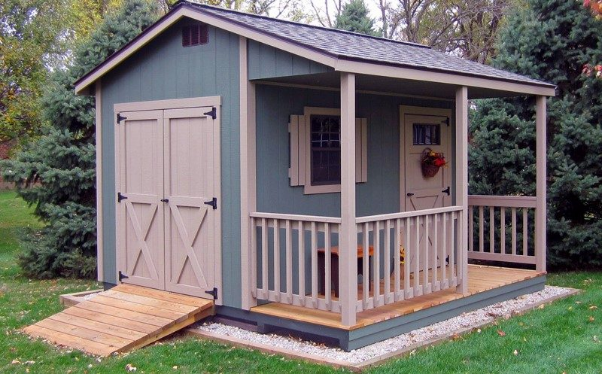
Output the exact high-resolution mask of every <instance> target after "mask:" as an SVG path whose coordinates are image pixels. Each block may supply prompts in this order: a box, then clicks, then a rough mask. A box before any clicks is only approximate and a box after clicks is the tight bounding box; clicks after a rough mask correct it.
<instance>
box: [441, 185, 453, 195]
mask: <svg viewBox="0 0 602 374" xmlns="http://www.w3.org/2000/svg"><path fill="white" fill-rule="evenodd" d="M441 192H445V193H446V194H447V196H449V195H451V190H450V188H449V186H447V188H446V189H444V190H443V191H441Z"/></svg>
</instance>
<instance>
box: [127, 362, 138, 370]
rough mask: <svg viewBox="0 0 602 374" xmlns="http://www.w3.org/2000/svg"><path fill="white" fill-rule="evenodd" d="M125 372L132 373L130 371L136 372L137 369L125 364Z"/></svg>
mask: <svg viewBox="0 0 602 374" xmlns="http://www.w3.org/2000/svg"><path fill="white" fill-rule="evenodd" d="M125 370H126V371H128V372H132V371H136V370H138V368H137V367H135V366H134V365H132V364H127V365H125Z"/></svg>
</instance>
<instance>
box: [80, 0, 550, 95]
mask: <svg viewBox="0 0 602 374" xmlns="http://www.w3.org/2000/svg"><path fill="white" fill-rule="evenodd" d="M184 17H187V18H191V19H194V20H197V21H200V22H203V23H206V24H208V25H211V26H214V27H217V28H220V29H223V30H226V31H228V32H232V33H234V34H237V35H240V36H244V37H246V38H248V39H251V40H255V41H257V42H260V43H263V44H266V45H269V46H272V47H274V48H277V49H280V50H283V51H286V52H289V53H292V54H294V55H297V56H300V57H303V58H306V59H309V60H312V61H315V62H318V63H321V64H323V65H326V66H330V67H333V68H334V69H335V70H336V71H340V72H346V73H355V74H366V75H377V76H383V77H391V78H404V79H412V80H419V81H426V82H438V83H447V84H455V85H460V86H467V87H479V88H488V89H494V90H501V91H510V92H516V93H519V94H532V95H545V96H554V95H555V88H554V87H546V86H540V85H537V84H528V83H521V82H510V81H505V80H502V79H496V78H488V77H470V76H465V75H458V74H453V73H447V72H437V71H430V70H421V69H412V68H408V67H400V66H387V65H382V64H375V63H370V62H362V61H350V60H347V59H340V58H338V57H336V56H333V55H330V54H328V53H326V52H320V51H316V50H315V49H312V48H309V47H305V46H302V45H299V44H297V43H294V42H291V41H286V40H283V39H282V38H278V37H276V36H272V35H269V34H266V33H263V32H260V31H258V30H255V29H253V28H251V27H248V26H242V25H240V24H237V23H235V22H233V21H229V20H224V19H223V18H221V17H218V16H215V15H212V14H207V13H203V12H202V11H201V10H199V9H191V8H189V7H186V6H182V7H180V8H177V9H176V10H175V11H173V13H171V14H168V15H167V16H165V17H164V18H163V19H162V20H160V21H159V22H158V23H156V24H155V25H153V26H151V28H150V29H149V30H148V31H146V32H145V33H142V34H141V35H140V36H139V37H138V38H137V39H134V41H133V42H132V43H131V44H129V45H127V46H126V47H124V48H123V49H121V50H119V51H117V52H116V53H115V54H114V55H113V56H111V57H110V58H109V59H108V60H105V62H103V63H102V64H101V65H99V66H98V67H96V68H95V69H94V70H92V71H91V72H90V73H88V75H87V76H84V78H83V79H82V80H81V81H78V82H77V84H76V85H75V92H76V93H77V94H85V93H86V92H87V91H86V89H87V88H88V86H90V85H91V84H92V83H94V82H95V81H96V80H97V79H99V78H100V77H102V76H103V75H104V74H106V73H107V72H109V71H110V70H112V69H113V68H114V67H116V66H117V65H119V64H120V63H121V62H122V61H124V60H125V59H127V58H128V57H129V56H130V55H132V54H133V53H135V52H136V51H138V50H139V49H141V48H142V47H144V46H145V45H146V44H148V43H149V42H150V41H151V40H153V39H154V38H155V37H157V36H158V35H159V34H160V33H162V32H163V31H164V30H165V29H167V28H168V27H170V26H171V25H173V24H174V23H175V22H177V21H178V20H180V19H182V18H184Z"/></svg>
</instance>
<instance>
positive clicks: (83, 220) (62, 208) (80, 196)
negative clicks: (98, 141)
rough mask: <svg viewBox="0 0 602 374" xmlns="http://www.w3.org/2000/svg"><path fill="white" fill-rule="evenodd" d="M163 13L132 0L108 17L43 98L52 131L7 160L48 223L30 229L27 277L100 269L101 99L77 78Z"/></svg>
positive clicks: (11, 175) (23, 259)
mask: <svg viewBox="0 0 602 374" xmlns="http://www.w3.org/2000/svg"><path fill="white" fill-rule="evenodd" d="M157 16H158V10H157V7H156V5H154V2H151V1H147V0H128V1H126V2H125V4H124V5H123V7H122V8H121V9H120V10H119V11H118V12H116V13H115V14H112V15H109V16H108V17H107V18H106V19H105V21H104V22H103V23H102V24H101V25H100V26H99V28H98V29H97V30H96V31H95V32H93V33H92V35H91V37H90V39H89V41H87V42H85V43H83V44H81V45H80V46H79V47H78V48H77V49H76V51H75V52H74V55H75V57H74V63H73V65H72V66H70V67H69V68H68V69H66V70H58V71H56V72H55V73H54V74H53V76H52V78H51V84H50V87H49V89H48V91H47V93H46V94H45V95H44V97H43V107H44V108H45V110H44V117H45V119H46V121H47V123H48V126H47V129H46V133H45V135H44V136H42V137H41V138H40V139H39V140H37V141H36V142H35V143H32V144H30V145H29V146H27V147H26V148H25V149H24V150H23V151H22V152H21V153H19V154H18V155H17V156H16V157H15V158H14V159H13V160H11V161H7V162H4V163H3V164H2V167H1V168H2V171H3V176H4V177H5V178H6V180H9V181H13V182H15V183H16V184H17V191H18V194H19V195H20V196H21V197H23V199H24V200H25V201H27V202H28V203H29V204H31V205H34V206H35V214H36V215H37V216H38V217H39V218H40V219H41V220H42V221H43V222H44V223H45V227H44V228H43V229H42V231H41V232H40V233H37V234H35V235H33V234H31V233H29V234H28V235H24V238H23V239H24V243H25V245H24V247H25V252H24V253H22V254H21V256H20V257H19V262H20V264H21V267H22V268H23V270H24V271H25V273H26V274H27V275H30V276H35V277H42V278H48V277H54V276H76V277H93V276H94V275H95V271H96V260H95V258H96V191H95V148H94V146H95V137H94V132H95V127H94V126H95V125H94V118H95V117H94V98H92V97H84V96H77V95H75V92H74V82H75V81H76V80H77V79H78V78H79V77H81V76H82V75H84V74H85V73H86V72H88V71H90V70H91V69H92V68H94V67H95V66H96V65H98V64H99V63H101V62H102V61H103V60H104V59H106V58H107V57H108V56H110V55H111V54H112V53H114V52H115V51H117V50H118V49H119V48H120V47H121V46H123V45H125V44H126V43H127V42H129V41H130V40H132V39H133V38H134V37H135V36H137V35H138V34H139V33H140V32H141V31H143V30H144V29H145V28H147V27H148V26H149V25H151V24H152V23H153V22H154V20H155V19H156V18H157Z"/></svg>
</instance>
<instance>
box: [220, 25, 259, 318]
mask: <svg viewBox="0 0 602 374" xmlns="http://www.w3.org/2000/svg"><path fill="white" fill-rule="evenodd" d="M239 53H240V56H239V59H240V60H239V63H240V274H241V282H240V283H241V305H242V308H243V309H246V310H249V309H250V308H251V307H253V306H256V305H257V299H255V298H254V297H253V294H252V292H253V290H254V289H255V288H254V285H256V284H257V279H254V278H255V277H254V274H255V271H254V269H253V267H254V266H255V261H254V259H253V247H252V243H251V230H253V228H252V227H250V226H251V225H250V223H251V222H250V221H251V218H250V213H251V212H254V211H256V210H257V202H256V199H257V195H256V193H255V191H256V174H255V173H256V158H255V156H256V154H255V142H256V139H255V85H254V84H253V83H251V82H249V79H248V70H247V63H248V61H247V38H245V37H242V36H241V37H240V39H239ZM220 271H221V269H220Z"/></svg>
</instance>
